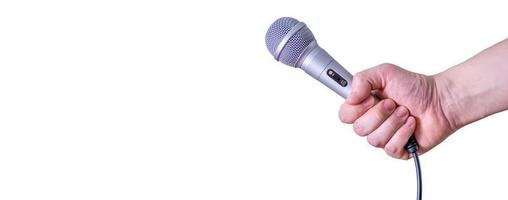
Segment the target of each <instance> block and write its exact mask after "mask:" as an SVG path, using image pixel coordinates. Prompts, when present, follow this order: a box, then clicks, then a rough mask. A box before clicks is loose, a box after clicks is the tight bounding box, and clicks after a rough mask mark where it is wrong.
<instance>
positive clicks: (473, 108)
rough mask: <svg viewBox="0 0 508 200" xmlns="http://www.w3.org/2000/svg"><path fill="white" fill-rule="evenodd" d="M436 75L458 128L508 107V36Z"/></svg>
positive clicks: (445, 105) (448, 113) (444, 107)
mask: <svg viewBox="0 0 508 200" xmlns="http://www.w3.org/2000/svg"><path fill="white" fill-rule="evenodd" d="M435 79H436V88H437V90H438V94H439V98H440V102H441V107H442V110H443V112H444V114H445V116H446V117H447V118H448V120H449V122H450V124H451V126H452V127H453V128H454V129H455V130H456V129H459V128H461V127H462V126H465V125H467V124H469V123H471V122H474V121H476V120H479V119H481V118H484V117H486V116H488V115H491V114H493V113H496V112H500V111H503V110H506V109H508V39H505V40H504V41H501V42H500V43H498V44H496V45H494V46H492V47H490V48H488V49H486V50H484V51H482V52H480V53H479V54H477V55H475V56H473V57H472V58H470V59H469V60H467V61H465V62H464V63H461V64H459V65H456V66H454V67H452V68H450V69H448V70H446V71H444V72H442V73H440V74H437V75H435Z"/></svg>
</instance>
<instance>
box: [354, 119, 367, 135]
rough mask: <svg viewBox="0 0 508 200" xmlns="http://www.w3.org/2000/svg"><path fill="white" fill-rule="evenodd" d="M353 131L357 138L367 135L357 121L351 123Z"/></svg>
mask: <svg viewBox="0 0 508 200" xmlns="http://www.w3.org/2000/svg"><path fill="white" fill-rule="evenodd" d="M353 130H354V131H355V133H356V134H357V135H359V136H362V137H363V136H366V135H367V133H365V130H364V128H363V127H362V125H361V124H360V123H359V122H358V121H355V122H354V123H353Z"/></svg>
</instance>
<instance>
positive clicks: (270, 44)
mask: <svg viewBox="0 0 508 200" xmlns="http://www.w3.org/2000/svg"><path fill="white" fill-rule="evenodd" d="M265 42H266V47H267V48H268V51H270V53H271V54H272V56H273V57H274V58H275V60H277V61H280V62H282V63H284V64H286V65H289V66H291V67H295V68H300V69H302V70H303V71H305V72H306V73H307V74H309V75H310V76H312V77H314V79H316V80H318V81H319V82H321V83H322V84H324V85H326V86H327V87H328V88H330V89H332V90H333V91H334V92H335V93H337V94H339V95H340V96H341V97H343V98H347V97H348V96H349V93H350V91H351V83H352V80H353V76H352V75H351V73H349V72H348V71H347V70H346V69H345V68H344V67H342V65H340V64H339V63H338V62H337V61H335V59H333V57H332V56H330V54H328V53H327V52H326V51H325V50H324V49H322V48H321V47H319V45H318V44H317V41H316V39H315V38H314V35H313V34H312V32H311V31H310V29H309V28H308V27H307V26H306V25H305V23H303V22H300V21H298V20H296V19H294V18H291V17H282V18H279V19H277V20H275V22H273V23H272V25H271V26H270V28H268V31H267V32H266V36H265ZM375 99H377V100H378V99H379V98H375ZM405 148H406V150H407V151H408V152H409V153H411V154H412V156H413V158H414V160H415V166H416V174H417V199H421V198H422V193H421V189H422V188H421V171H420V161H419V159H418V154H417V153H416V151H417V150H418V144H417V142H416V139H415V138H414V135H413V136H411V138H410V139H409V141H408V143H407V144H406V146H405Z"/></svg>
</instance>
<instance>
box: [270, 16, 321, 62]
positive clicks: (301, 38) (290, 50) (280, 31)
mask: <svg viewBox="0 0 508 200" xmlns="http://www.w3.org/2000/svg"><path fill="white" fill-rule="evenodd" d="M298 23H299V21H298V20H296V19H293V18H291V17H282V18H279V19H277V20H275V22H273V23H272V25H271V26H270V28H268V31H267V32H266V37H265V42H266V47H267V48H268V51H270V53H271V54H272V55H273V56H275V53H276V52H275V51H276V50H277V47H278V46H279V44H280V42H281V41H282V39H283V38H284V37H285V36H286V35H287V34H288V32H289V31H290V30H291V28H293V27H294V26H295V25H296V24H298ZM314 40H315V38H314V35H313V34H312V32H311V31H310V30H309V29H308V28H307V27H306V26H305V27H303V28H302V29H300V30H299V31H298V32H296V33H295V34H294V35H293V36H291V38H289V40H287V43H286V44H285V45H284V48H283V49H282V51H281V52H280V55H279V61H280V62H282V63H284V64H286V65H289V66H295V65H296V62H298V58H299V57H300V55H301V54H302V53H303V51H304V50H305V48H306V47H307V46H309V44H310V43H311V42H313V41H314Z"/></svg>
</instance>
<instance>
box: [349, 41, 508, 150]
mask: <svg viewBox="0 0 508 200" xmlns="http://www.w3.org/2000/svg"><path fill="white" fill-rule="evenodd" d="M371 94H374V95H375V96H377V97H379V99H381V100H380V101H378V100H377V99H376V98H374V97H373V96H372V95H371ZM506 109H508V39H505V40H503V41H501V42H499V43H498V44H496V45H494V46H492V47H490V48H488V49H485V50H483V51H482V52H480V53H479V54H477V55H475V56H473V57H472V58H470V59H468V60H466V61H465V62H463V63H461V64H458V65H456V66H453V67H451V68H449V69H447V70H446V71H443V72H441V73H439V74H435V75H431V76H427V75H422V74H417V73H414V72H410V71H407V70H404V69H402V68H400V67H398V66H396V65H393V64H381V65H378V66H376V67H373V68H370V69H367V70H365V71H362V72H359V73H357V74H356V75H355V76H354V78H353V83H352V90H351V94H350V95H349V97H348V98H347V100H346V102H345V103H344V104H342V106H341V108H340V111H339V118H340V120H341V121H342V122H344V123H349V124H353V130H354V131H355V132H356V133H357V134H358V135H360V136H364V137H366V138H367V141H368V142H369V144H371V145H372V146H374V147H378V148H382V149H384V151H385V152H386V153H387V154H388V155H390V156H391V157H394V158H398V159H408V158H410V155H409V154H408V153H407V152H406V151H405V149H404V145H405V144H406V142H407V141H408V139H409V137H410V136H411V135H412V134H413V133H414V135H415V137H416V140H417V141H418V144H419V149H418V154H419V155H421V154H424V153H425V152H427V151H429V150H431V149H432V148H434V147H435V146H436V145H438V144H440V143H441V142H442V141H443V140H445V139H446V138H447V137H448V136H450V135H451V134H452V133H454V132H455V131H457V130H458V129H460V128H461V127H464V126H465V125H467V124H470V123H472V122H474V121H477V120H479V119H482V118H484V117H486V116H489V115H491V114H494V113H497V112H500V111H503V110H506Z"/></svg>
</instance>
